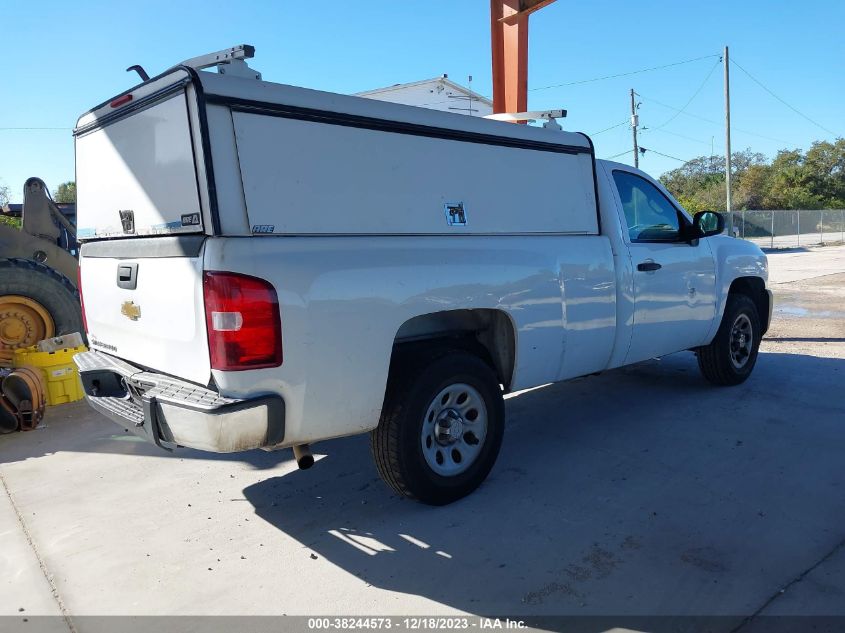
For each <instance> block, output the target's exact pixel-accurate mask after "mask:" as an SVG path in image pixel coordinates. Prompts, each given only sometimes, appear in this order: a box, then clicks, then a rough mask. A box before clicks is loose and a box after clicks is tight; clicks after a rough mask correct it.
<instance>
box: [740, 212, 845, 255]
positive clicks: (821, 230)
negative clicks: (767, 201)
mask: <svg viewBox="0 0 845 633" xmlns="http://www.w3.org/2000/svg"><path fill="white" fill-rule="evenodd" d="M731 215H732V216H733V234H734V235H735V236H736V237H741V238H743V239H746V240H750V241H752V242H754V243H756V244H758V245H759V246H761V247H763V248H795V247H797V246H812V245H814V244H830V243H833V242H845V209H824V210H818V211H816V210H794V211H791V210H778V211H734V212H733V213H732V214H731Z"/></svg>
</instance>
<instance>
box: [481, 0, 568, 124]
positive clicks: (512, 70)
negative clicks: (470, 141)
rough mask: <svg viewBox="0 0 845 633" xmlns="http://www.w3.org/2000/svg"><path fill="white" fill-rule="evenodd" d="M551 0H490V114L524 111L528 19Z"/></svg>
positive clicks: (526, 107)
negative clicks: (491, 107)
mask: <svg viewBox="0 0 845 633" xmlns="http://www.w3.org/2000/svg"><path fill="white" fill-rule="evenodd" d="M554 1H555V0H490V41H491V44H492V53H493V55H492V57H493V112H494V113H500V112H525V111H526V110H527V109H528V16H529V15H530V14H531V13H533V12H534V11H537V10H539V9H542V8H543V7H545V6H547V5H549V4H551V3H552V2H554Z"/></svg>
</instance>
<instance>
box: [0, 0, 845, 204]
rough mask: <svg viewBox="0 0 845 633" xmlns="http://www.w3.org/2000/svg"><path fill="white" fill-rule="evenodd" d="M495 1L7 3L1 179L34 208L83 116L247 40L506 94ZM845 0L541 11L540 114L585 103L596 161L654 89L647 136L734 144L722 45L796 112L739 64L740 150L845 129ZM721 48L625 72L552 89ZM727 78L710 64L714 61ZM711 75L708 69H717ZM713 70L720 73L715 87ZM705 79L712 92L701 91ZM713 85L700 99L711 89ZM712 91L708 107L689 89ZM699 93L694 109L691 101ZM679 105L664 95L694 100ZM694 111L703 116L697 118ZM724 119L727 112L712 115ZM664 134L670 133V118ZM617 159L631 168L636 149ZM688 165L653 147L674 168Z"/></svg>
mask: <svg viewBox="0 0 845 633" xmlns="http://www.w3.org/2000/svg"><path fill="white" fill-rule="evenodd" d="M488 12H489V3H488V2H487V1H486V0H451V1H448V0H427V1H422V0H401V1H394V2H383V1H379V2H362V1H360V0H359V1H358V2H348V1H347V2H342V1H332V0H322V1H321V2H318V3H310V2H300V1H296V2H294V1H292V0H290V1H282V0H280V1H277V2H269V1H264V2H259V1H249V0H241V1H240V2H237V3H233V2H217V1H212V0H203V1H197V0H190V1H179V0H170V1H169V2H164V1H161V0H153V1H146V2H144V1H142V2H137V3H114V2H113V1H109V2H106V1H100V0H98V1H86V0H77V1H75V2H67V1H66V0H63V1H58V0H45V1H41V2H38V3H37V10H35V9H34V7H33V5H32V4H27V3H24V2H13V1H12V0H0V22H2V23H3V24H4V25H6V28H5V29H4V33H3V39H4V46H3V48H4V51H5V53H4V54H3V55H2V56H0V82H2V83H0V94H2V95H3V98H2V99H0V128H17V127H47V128H62V129H50V130H11V129H0V184H4V185H7V186H9V187H10V188H11V190H12V200H13V201H20V198H21V189H22V187H23V182H24V180H25V179H26V178H27V177H29V176H34V175H37V176H40V177H41V178H43V179H44V180H45V181H46V182H47V184H48V186H50V187H51V188H53V189H55V187H56V186H57V185H58V184H59V183H60V182H63V181H66V180H70V179H72V178H73V175H74V167H73V139H72V136H71V130H70V128H72V127H73V125H74V123H75V121H76V119H77V117H78V115H79V114H81V113H82V112H84V111H85V110H86V109H88V108H89V107H91V106H92V105H95V104H97V103H99V102H101V101H103V100H105V99H107V98H108V97H110V96H113V95H114V94H116V93H118V92H120V91H122V90H124V89H126V88H127V87H129V86H131V85H132V84H133V83H134V79H135V76H134V74H133V75H129V74H127V73H125V72H124V69H125V68H126V67H127V66H130V65H131V64H142V65H143V66H144V67H145V68H146V69H147V70H148V71H149V72H150V74H151V75H152V74H156V73H158V72H160V71H161V70H163V69H165V68H167V67H168V66H171V65H173V64H174V63H177V62H178V61H181V60H183V59H186V58H189V57H193V56H195V55H199V54H201V53H206V52H211V51H214V50H217V49H221V48H225V47H227V46H230V45H234V44H239V43H249V44H253V45H254V46H255V47H256V58H255V60H253V66H255V67H256V68H257V69H259V70H260V71H261V72H262V73H263V75H264V78H265V79H267V80H270V81H276V82H281V83H289V84H294V85H301V86H306V87H310V88H318V89H322V90H331V91H336V92H343V93H348V92H357V91H362V90H367V89H372V88H378V87H382V86H387V85H391V84H394V83H400V82H409V81H416V80H420V79H427V78H430V77H435V76H438V75H440V74H442V73H448V74H449V77H450V78H451V79H454V80H456V81H458V82H460V83H466V81H465V80H466V77H467V75H472V76H473V88H474V89H475V90H477V91H478V92H481V93H482V94H488V95H489V94H490V92H491V88H490V86H491V79H490V42H489V38H490V30H489V28H490V27H489V17H488V15H489V14H488ZM843 24H845V1H843V0H817V1H813V0H806V1H804V2H800V3H797V2H789V3H787V2H772V1H771V0H769V1H766V2H763V1H761V0H749V1H745V2H737V1H736V0H733V1H730V2H728V1H722V0H711V1H710V2H707V3H703V2H677V1H674V2H668V1H667V2H662V1H661V2H658V1H647V0H643V1H641V2H637V3H633V2H621V1H619V2H616V1H613V2H610V1H606V2H600V1H591V2H575V1H574V0H558V1H557V2H556V3H554V4H552V5H551V6H549V7H547V8H545V9H543V10H542V11H540V12H538V13H536V14H534V15H533V16H532V18H531V40H530V41H531V44H530V70H529V87H530V88H532V91H531V92H530V93H529V107H530V108H532V109H541V108H556V107H562V108H566V109H568V110H569V118H568V119H567V120H566V121H565V125H564V127H565V128H566V129H570V130H578V131H584V132H587V133H590V134H594V133H596V132H599V131H601V130H605V129H606V128H609V127H611V126H614V125H617V124H620V123H622V122H623V121H624V122H626V123H625V124H622V125H619V126H618V127H615V128H613V129H610V130H608V131H606V132H602V133H600V134H595V135H594V137H593V140H594V142H595V144H596V151H597V155H598V156H599V157H600V158H606V157H610V156H612V155H614V154H618V153H620V152H623V151H625V150H627V149H630V147H631V132H630V128H629V127H628V125H627V119H628V115H629V108H630V104H629V96H628V90H629V89H630V88H634V89H635V90H636V91H637V92H638V93H640V94H641V95H642V98H641V99H640V101H641V102H642V106H641V108H640V124H641V125H642V126H645V127H648V128H652V129H650V130H645V131H643V132H642V134H641V138H640V140H641V145H642V146H644V147H646V148H648V149H653V150H654V151H655V152H661V153H663V154H666V155H669V156H673V157H675V158H680V159H689V158H693V157H695V156H699V155H703V154H709V153H710V150H711V143H712V147H713V151H714V152H715V153H717V154H719V153H723V152H724V127H723V125H722V121H723V117H724V110H723V94H722V69H721V66H719V65H717V62H718V57H716V55H719V54H720V53H721V50H722V47H723V46H724V45H725V44H728V45H729V46H730V48H731V57H732V58H733V59H735V60H736V61H737V62H738V63H739V64H741V65H742V67H743V68H745V69H746V70H747V71H749V72H750V73H751V74H752V75H753V76H754V77H756V78H757V79H758V80H759V81H760V82H762V83H763V84H764V85H765V86H766V87H768V88H769V89H770V90H771V91H773V92H774V93H775V94H777V95H778V96H779V97H781V98H782V99H783V100H785V101H786V102H788V103H789V104H790V105H792V106H793V107H795V108H797V109H798V110H799V111H800V112H801V113H803V114H804V115H806V116H807V117H809V118H810V119H812V120H813V121H815V122H816V123H818V124H819V125H821V126H822V127H824V128H827V131H826V130H824V129H822V128H820V127H818V126H817V125H815V124H814V123H812V122H810V121H808V120H807V119H805V118H803V117H802V116H800V115H799V114H797V113H795V112H794V111H792V110H790V109H789V108H788V107H787V106H785V105H783V104H782V103H780V102H779V101H777V100H776V99H775V98H773V97H772V96H770V95H769V94H768V93H767V92H765V91H764V90H763V89H762V88H761V87H760V86H759V85H757V84H755V83H754V82H753V81H752V80H751V79H750V78H749V77H748V76H747V75H745V74H744V73H743V72H742V71H740V70H739V69H738V68H737V67H735V66H734V67H732V69H731V79H732V82H731V95H732V124H733V147H734V149H735V150H737V149H745V148H751V149H752V150H755V151H759V152H763V153H764V154H767V155H770V156H771V155H773V154H774V153H775V152H777V150H779V149H781V148H785V147H789V148H807V147H808V146H809V145H810V143H811V142H812V141H814V140H819V139H828V140H832V139H833V138H835V137H837V136H843V135H845V79H843V77H845V74H843V70H845V68H843V66H844V65H845V38H843V37H842V25H843ZM707 55H710V56H711V57H707V58H705V59H700V60H698V61H695V62H690V63H685V64H680V65H677V66H673V67H671V68H666V69H663V70H657V71H653V72H644V73H639V74H635V75H631V76H626V77H619V78H616V79H609V80H604V81H595V82H589V83H581V84H577V85H570V86H561V87H557V88H550V89H544V90H537V88H542V87H545V86H550V85H557V84H564V83H570V82H577V81H581V80H587V79H592V78H596V77H603V76H606V75H614V74H619V73H625V72H629V71H634V70H638V69H643V68H650V67H655V66H662V65H666V64H671V63H674V62H678V61H684V60H689V59H694V58H699V57H703V56H707ZM711 71H712V72H711ZM708 75H709V77H708ZM705 80H706V81H705ZM699 88H700V91H699ZM696 93H697V94H696ZM693 95H696V96H695V98H694V99H692V101H690V98H691V97H693ZM688 102H689V104H688V105H687V103H688ZM685 105H686V110H685V113H684V114H678V116H676V117H674V118H673V115H675V114H677V112H676V111H675V110H672V109H670V108H668V107H666V106H672V107H674V108H679V109H681V108H684V106H685ZM688 115H694V116H688ZM697 117H703V118H704V119H710V120H712V121H713V122H714V123H711V122H708V121H705V120H703V119H702V118H697ZM658 128H659V129H658ZM617 160H621V161H625V162H630V161H631V154H630V152H629V153H628V154H626V155H625V156H622V157H619V158H618V159H617ZM680 164H681V162H679V161H677V160H674V159H672V158H666V157H663V156H659V155H657V154H654V153H647V154H646V155H645V156H644V157H643V159H642V160H641V162H640V166H641V167H642V168H643V169H645V170H646V171H648V172H650V173H652V174H655V175H659V174H661V173H663V172H664V171H667V170H669V169H673V168H675V167H677V166H679V165H680Z"/></svg>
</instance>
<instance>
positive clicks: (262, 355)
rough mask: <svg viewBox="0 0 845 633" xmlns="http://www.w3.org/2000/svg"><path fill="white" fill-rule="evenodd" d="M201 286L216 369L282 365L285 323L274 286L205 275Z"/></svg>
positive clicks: (229, 275)
mask: <svg viewBox="0 0 845 633" xmlns="http://www.w3.org/2000/svg"><path fill="white" fill-rule="evenodd" d="M202 286H203V296H204V298H205V322H206V327H207V329H208V349H209V352H210V354H211V367H212V368H213V369H222V370H225V371H238V370H243V369H260V368H262V367H278V366H279V365H281V364H282V321H281V318H280V317H279V299H278V297H277V296H276V290H275V289H274V288H273V285H272V284H270V283H269V282H267V281H265V280H263V279H258V278H257V277H249V276H248V275H240V274H237V273H222V272H205V273H203V283H202Z"/></svg>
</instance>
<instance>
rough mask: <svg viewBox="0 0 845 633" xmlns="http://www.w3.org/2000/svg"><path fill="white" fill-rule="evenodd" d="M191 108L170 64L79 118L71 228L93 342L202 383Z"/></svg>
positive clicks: (183, 78) (184, 77) (204, 345)
mask: <svg viewBox="0 0 845 633" xmlns="http://www.w3.org/2000/svg"><path fill="white" fill-rule="evenodd" d="M196 108H197V103H196V92H195V90H194V88H193V86H192V84H191V81H190V76H189V74H188V73H187V72H186V71H185V70H181V69H176V70H174V71H172V72H169V73H166V74H164V75H162V76H160V77H157V78H154V79H152V80H150V81H147V82H145V83H143V84H141V85H139V86H136V87H135V88H133V89H131V90H130V91H127V92H125V93H123V94H121V95H118V96H117V97H114V98H113V99H111V100H110V101H107V102H105V103H103V104H101V105H99V106H97V107H95V108H94V109H92V110H91V111H89V112H87V113H85V114H84V115H82V117H80V119H79V122H78V123H77V127H76V130H75V131H74V136H75V145H76V182H77V226H78V229H77V234H78V237H79V239H80V241H81V242H82V247H81V251H80V253H81V255H80V279H81V291H82V296H83V306H84V310H85V316H86V320H87V331H88V338H89V341H90V344H91V347H92V349H95V350H98V351H101V352H105V353H107V354H111V355H113V356H117V357H119V358H121V359H123V360H125V361H128V362H129V363H131V364H133V365H138V366H141V367H143V368H148V369H152V370H155V371H158V372H162V373H165V374H170V375H172V376H177V377H179V378H182V379H185V380H189V381H192V382H196V383H200V384H207V383H208V381H209V378H210V375H211V370H210V361H209V354H208V340H207V338H206V327H205V316H204V304H203V296H202V248H203V241H204V239H205V235H204V233H205V231H204V223H203V212H202V204H201V195H204V194H205V188H204V187H203V189H200V182H203V183H204V182H205V178H204V177H203V178H201V179H198V177H197V163H198V162H200V163H201V161H197V160H195V156H196V155H197V152H198V151H201V150H199V149H198V146H197V144H196V142H197V139H198V138H199V137H200V134H199V130H198V129H197V127H198V123H197V122H196V121H197V118H196ZM199 155H200V156H202V154H199ZM202 173H203V174H204V172H202Z"/></svg>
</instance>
